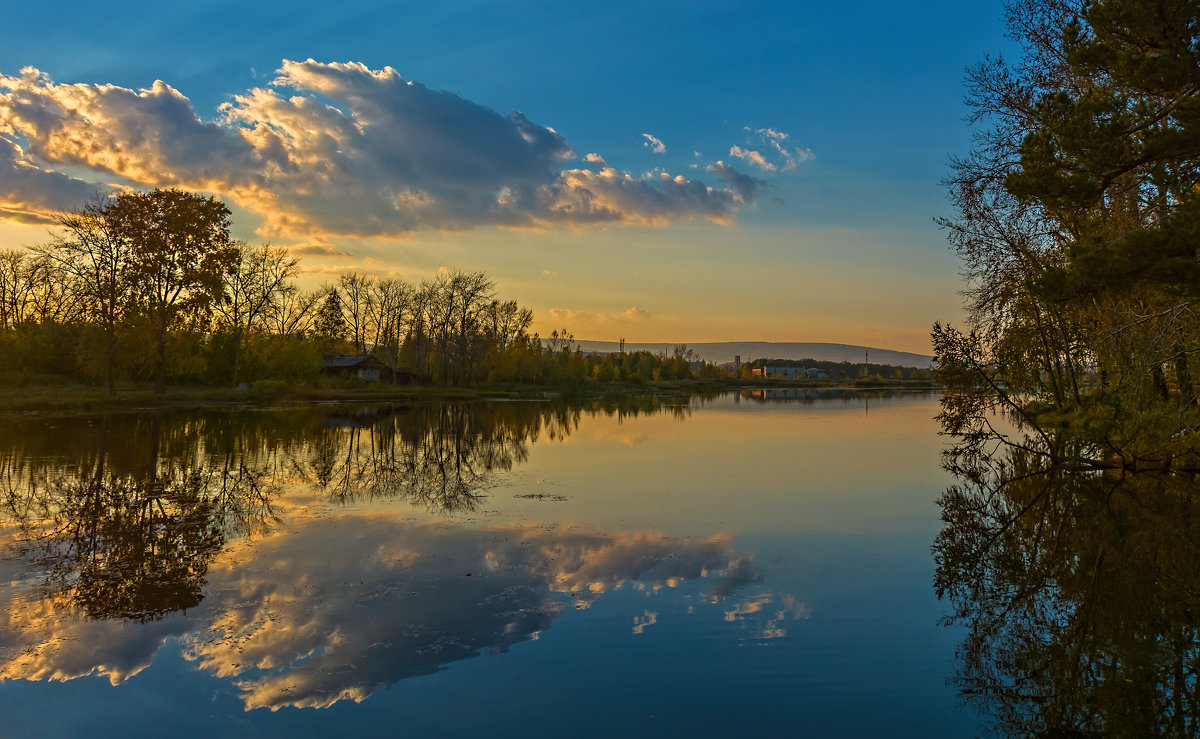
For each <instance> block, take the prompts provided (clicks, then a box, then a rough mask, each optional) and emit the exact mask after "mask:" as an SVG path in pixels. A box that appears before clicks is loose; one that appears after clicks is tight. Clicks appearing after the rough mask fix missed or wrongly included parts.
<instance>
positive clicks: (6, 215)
mask: <svg viewBox="0 0 1200 739" xmlns="http://www.w3.org/2000/svg"><path fill="white" fill-rule="evenodd" d="M2 132H3V129H0V133H2ZM106 189H107V188H102V187H97V186H96V185H93V184H91V183H88V182H85V181H83V180H80V179H77V178H75V177H69V176H67V175H65V174H62V173H60V172H54V171H51V170H45V169H41V168H40V167H36V166H34V165H33V164H30V163H29V162H27V161H25V159H24V152H23V151H22V150H21V147H19V146H17V145H16V144H15V143H13V142H12V141H9V140H8V139H6V138H4V137H3V136H2V135H0V193H7V197H4V198H3V199H0V219H7V220H13V221H19V222H22V223H53V222H54V221H53V213H54V212H55V211H58V210H62V209H63V208H64V207H77V206H79V205H82V204H83V203H84V202H85V201H87V200H89V199H91V198H94V197H96V196H97V195H99V194H100V193H101V192H103V191H104V190H106Z"/></svg>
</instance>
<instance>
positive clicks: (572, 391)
mask: <svg viewBox="0 0 1200 739" xmlns="http://www.w3.org/2000/svg"><path fill="white" fill-rule="evenodd" d="M818 389H843V390H899V391H913V392H920V391H935V390H938V389H939V386H937V385H936V384H933V383H929V382H922V381H913V380H899V381H888V382H883V383H879V382H863V381H855V382H833V381H803V380H791V381H789V380H776V381H768V382H763V381H762V380H759V381H756V382H751V381H748V380H717V381H696V380H684V381H670V382H660V383H656V384H653V385H635V384H630V383H608V382H606V383H598V382H588V383H583V384H569V385H568V384H556V385H483V386H473V387H456V386H442V385H382V386H377V387H376V386H365V387H320V386H311V385H303V386H291V387H288V386H270V387H259V388H254V387H250V388H243V389H239V388H228V387H224V388H220V387H195V386H176V387H170V386H168V388H167V390H166V392H163V393H155V392H154V391H153V389H152V388H151V387H150V386H148V385H147V386H126V387H120V388H117V391H116V393H115V394H113V395H110V394H109V393H108V392H107V391H106V390H104V389H103V388H100V387H96V386H91V385H29V386H24V387H10V388H2V389H0V415H4V414H11V413H34V412H43V411H58V412H62V411H66V412H78V413H95V412H105V411H137V410H162V409H178V408H221V407H239V406H245V407H260V406H268V405H291V404H300V403H314V402H315V403H339V402H340V403H353V402H365V403H371V402H388V401H404V402H454V401H474V400H489V399H493V400H494V399H530V400H541V399H547V398H557V397H597V396H600V397H604V396H621V395H634V394H637V395H640V394H644V393H659V394H677V395H693V394H696V393H708V392H726V391H731V390H818Z"/></svg>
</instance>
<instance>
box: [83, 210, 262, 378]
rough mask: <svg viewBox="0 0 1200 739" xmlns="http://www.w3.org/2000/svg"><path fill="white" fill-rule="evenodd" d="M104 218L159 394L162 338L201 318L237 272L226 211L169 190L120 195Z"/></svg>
mask: <svg viewBox="0 0 1200 739" xmlns="http://www.w3.org/2000/svg"><path fill="white" fill-rule="evenodd" d="M104 216H105V220H106V222H107V228H108V230H109V231H110V232H111V233H112V235H113V236H114V237H115V238H117V239H120V240H121V241H122V242H123V243H124V244H125V246H126V248H127V249H128V262H127V270H128V276H129V282H130V285H131V286H132V290H131V295H132V296H133V298H134V300H135V301H136V303H137V306H138V308H139V309H140V311H141V313H142V315H143V316H144V318H145V320H146V321H147V323H148V324H149V326H150V328H151V329H152V331H153V333H154V337H155V342H156V349H157V352H156V358H155V371H154V390H155V392H159V393H161V392H162V391H163V390H164V388H165V385H166V365H167V332H168V330H169V329H170V328H171V326H172V325H174V324H175V322H176V321H178V320H179V318H180V317H181V316H182V315H183V314H184V313H186V312H192V311H205V310H207V309H208V308H209V307H210V306H211V305H212V303H213V302H214V301H216V300H217V299H219V298H220V296H221V293H222V278H223V276H224V275H225V274H227V273H229V272H230V271H231V270H232V269H234V267H235V265H236V264H237V259H238V249H237V246H236V245H235V244H234V243H233V241H232V239H231V238H230V236H229V208H227V207H225V204H224V203H222V202H220V201H219V200H216V199H215V198H212V197H208V196H204V195H198V194H195V193H189V192H184V191H182V190H176V189H174V188H171V189H166V190H153V191H151V192H144V193H126V194H122V195H118V196H117V197H116V198H115V199H114V200H113V202H112V203H111V204H109V205H108V206H107V207H106V208H105V209H104Z"/></svg>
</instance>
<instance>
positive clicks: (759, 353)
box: [575, 341, 933, 368]
mask: <svg viewBox="0 0 1200 739" xmlns="http://www.w3.org/2000/svg"><path fill="white" fill-rule="evenodd" d="M575 343H576V344H577V345H578V346H579V348H580V349H582V350H583V351H585V352H615V351H620V349H621V345H620V344H618V343H617V342H615V341H577V342H575ZM673 346H674V345H673V344H635V343H633V342H628V341H627V342H625V351H627V352H640V351H649V352H654V353H655V354H659V353H662V352H664V351H665V352H667V353H670V351H671V349H672V347H673ZM688 348H689V349H691V350H692V351H694V352H696V354H698V355H700V358H701V359H703V360H705V361H707V362H712V363H714V364H721V363H723V362H732V361H733V358H734V357H735V356H741V358H742V361H743V362H749V361H750V360H753V359H760V358H763V359H819V360H822V361H826V362H861V361H863V353H864V352H870V353H871V363H872V364H891V365H895V366H897V367H920V368H924V367H928V366H929V365H931V364H933V357H931V356H926V355H924V354H913V353H912V352H898V351H893V350H891V349H877V348H875V347H870V346H856V345H854V344H819V343H814V342H809V341H716V342H704V343H697V344H688Z"/></svg>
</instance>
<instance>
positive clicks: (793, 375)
mask: <svg viewBox="0 0 1200 739" xmlns="http://www.w3.org/2000/svg"><path fill="white" fill-rule="evenodd" d="M751 372H752V373H753V374H754V376H755V377H762V378H763V379H766V380H824V379H825V378H827V377H829V373H828V372H826V371H825V370H823V369H820V368H819V367H812V368H805V367H780V366H777V365H771V364H769V365H767V366H766V367H762V368H759V369H753V370H751Z"/></svg>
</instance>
